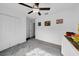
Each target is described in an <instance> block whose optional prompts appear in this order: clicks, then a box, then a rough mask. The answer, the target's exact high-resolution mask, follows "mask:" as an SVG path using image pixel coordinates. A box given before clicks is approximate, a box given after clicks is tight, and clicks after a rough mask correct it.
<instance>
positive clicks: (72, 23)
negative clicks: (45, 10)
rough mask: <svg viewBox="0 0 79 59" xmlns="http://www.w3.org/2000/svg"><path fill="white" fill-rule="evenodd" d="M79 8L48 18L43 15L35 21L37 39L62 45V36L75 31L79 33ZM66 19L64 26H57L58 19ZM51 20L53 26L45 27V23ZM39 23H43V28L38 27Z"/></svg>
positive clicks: (48, 16)
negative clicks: (78, 27) (78, 25)
mask: <svg viewBox="0 0 79 59" xmlns="http://www.w3.org/2000/svg"><path fill="white" fill-rule="evenodd" d="M78 10H79V8H77V7H76V8H75V7H73V8H71V9H67V10H64V11H60V12H57V13H53V14H51V12H50V14H49V15H47V16H45V15H42V16H40V17H39V18H37V19H36V20H35V23H36V28H35V30H36V32H35V35H36V39H39V40H43V41H46V42H50V43H54V44H58V45H61V41H62V36H63V35H64V33H65V32H67V31H73V32H76V33H77V31H76V30H77V24H78V23H79V19H78V16H79V11H78ZM60 18H62V19H64V23H63V24H59V25H58V24H56V19H60ZM47 20H50V21H51V26H48V27H45V26H44V21H47ZM38 22H42V26H37V25H38Z"/></svg>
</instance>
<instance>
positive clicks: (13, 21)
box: [0, 15, 26, 51]
mask: <svg viewBox="0 0 79 59" xmlns="http://www.w3.org/2000/svg"><path fill="white" fill-rule="evenodd" d="M24 41H26V25H25V20H23V19H17V18H13V17H9V16H5V15H0V51H1V50H4V49H6V48H9V47H12V46H14V45H16V44H19V43H22V42H24Z"/></svg>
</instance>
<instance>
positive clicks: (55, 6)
mask: <svg viewBox="0 0 79 59" xmlns="http://www.w3.org/2000/svg"><path fill="white" fill-rule="evenodd" d="M26 4H28V5H30V6H33V5H34V4H33V3H26ZM39 7H50V8H51V9H50V11H40V12H41V14H42V15H45V13H58V12H62V11H64V10H70V9H71V10H73V9H75V8H77V7H79V3H40V4H39ZM1 8H4V9H5V8H9V9H13V10H16V11H17V12H18V13H21V14H24V15H27V16H29V17H31V18H36V17H38V16H39V15H38V14H37V13H32V14H27V13H28V12H29V11H31V10H32V9H31V8H28V7H25V6H21V5H19V4H17V3H6V4H5V3H0V9H1Z"/></svg>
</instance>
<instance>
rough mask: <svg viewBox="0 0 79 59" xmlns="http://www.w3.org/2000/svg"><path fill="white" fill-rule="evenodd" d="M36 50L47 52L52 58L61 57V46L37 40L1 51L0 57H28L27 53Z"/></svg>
mask: <svg viewBox="0 0 79 59" xmlns="http://www.w3.org/2000/svg"><path fill="white" fill-rule="evenodd" d="M36 48H39V49H41V50H43V51H46V52H48V53H50V54H51V55H52V56H61V47H60V46H57V45H54V44H51V43H47V42H44V41H40V40H37V39H30V40H28V41H27V42H24V43H22V44H18V45H16V46H13V47H11V48H8V49H6V50H4V51H1V52H0V56H26V53H29V52H30V51H32V50H34V49H36ZM37 53H38V52H37ZM38 56H44V55H38Z"/></svg>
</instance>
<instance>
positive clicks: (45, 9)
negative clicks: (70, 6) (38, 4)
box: [39, 8, 50, 10]
mask: <svg viewBox="0 0 79 59" xmlns="http://www.w3.org/2000/svg"><path fill="white" fill-rule="evenodd" d="M39 10H50V8H39Z"/></svg>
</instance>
